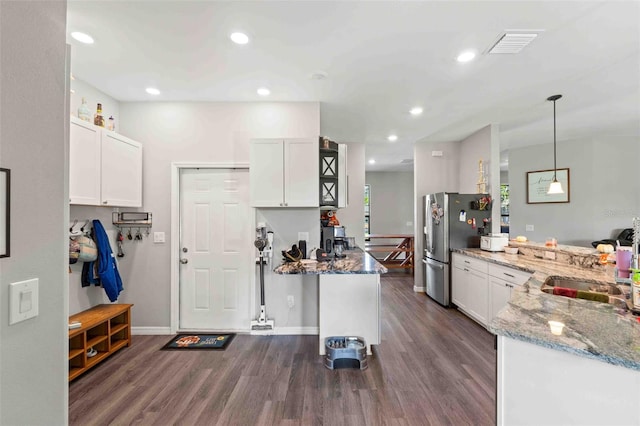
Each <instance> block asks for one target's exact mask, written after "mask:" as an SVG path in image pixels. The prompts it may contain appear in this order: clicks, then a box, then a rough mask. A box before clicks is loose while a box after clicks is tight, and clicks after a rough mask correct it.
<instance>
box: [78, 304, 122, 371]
mask: <svg viewBox="0 0 640 426" xmlns="http://www.w3.org/2000/svg"><path fill="white" fill-rule="evenodd" d="M132 306H133V305H130V304H126V303H118V304H111V305H108V304H105V305H98V306H94V307H93V308H91V309H87V310H86V311H82V312H79V313H77V314H75V315H71V316H70V317H69V324H71V323H72V322H80V323H81V324H82V325H81V326H80V327H79V328H75V329H70V330H69V381H71V380H73V379H75V378H76V377H78V376H79V375H81V374H82V373H84V372H85V371H87V370H88V369H90V368H91V367H93V366H94V365H96V364H98V363H100V362H101V361H103V360H104V359H105V358H107V357H108V356H109V355H111V354H113V353H115V352H116V351H117V350H119V349H122V348H123V347H125V346H130V345H131V307H132ZM91 348H94V349H95V350H96V351H98V353H97V354H96V355H95V356H93V357H88V356H87V351H88V350H90V349H91Z"/></svg>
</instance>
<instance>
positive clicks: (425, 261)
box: [422, 259, 444, 269]
mask: <svg viewBox="0 0 640 426" xmlns="http://www.w3.org/2000/svg"><path fill="white" fill-rule="evenodd" d="M422 263H424V264H425V265H429V266H432V267H434V268H438V269H444V265H439V264H437V263H431V262H429V261H427V259H422Z"/></svg>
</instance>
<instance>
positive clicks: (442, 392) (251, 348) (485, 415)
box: [69, 272, 496, 425]
mask: <svg viewBox="0 0 640 426" xmlns="http://www.w3.org/2000/svg"><path fill="white" fill-rule="evenodd" d="M382 302H383V311H382V343H381V344H380V345H378V346H374V354H373V356H370V357H368V363H369V368H368V369H367V370H365V371H360V370H356V369H338V370H329V369H327V368H325V367H324V365H323V361H322V357H320V356H319V355H318V339H317V336H251V335H237V336H236V337H235V339H234V340H233V341H232V342H231V344H230V346H229V347H228V348H227V349H226V350H225V351H191V352H188V351H184V352H182V351H160V350H159V349H160V347H162V345H164V344H165V343H166V342H167V340H168V339H169V337H168V336H133V344H132V346H131V347H130V348H125V349H123V350H121V351H120V352H119V353H117V354H115V355H114V356H113V357H112V358H111V359H108V360H106V361H105V362H104V363H102V365H99V366H97V367H96V368H95V369H93V370H91V371H89V372H88V373H86V374H85V375H83V376H81V377H79V378H78V379H76V380H75V381H74V382H71V383H70V385H69V423H70V424H71V425H94V424H95V425H107V424H114V425H128V424H141V425H142V424H144V425H173V424H180V425H254V424H257V425H271V424H276V425H281V424H285V425H288V424H291V425H298V424H303V425H342V424H345V425H387V424H388V425H429V424H431V425H446V424H450V425H491V424H495V386H496V383H495V380H496V379H495V360H496V352H495V351H494V347H493V336H492V335H491V334H490V333H489V332H487V331H486V330H485V329H483V328H482V327H480V326H479V325H477V324H476V323H474V322H473V321H471V320H470V319H468V318H466V317H465V316H464V315H462V314H460V313H459V312H457V311H456V310H453V309H445V308H442V307H441V306H439V305H438V304H437V303H435V302H433V301H432V300H431V299H429V298H427V296H426V295H424V294H422V293H414V292H413V277H412V276H411V275H410V274H404V273H402V272H400V273H391V274H387V275H386V276H385V275H383V278H382Z"/></svg>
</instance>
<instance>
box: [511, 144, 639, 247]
mask: <svg viewBox="0 0 640 426" xmlns="http://www.w3.org/2000/svg"><path fill="white" fill-rule="evenodd" d="M638 158H640V144H638V139H637V137H631V136H630V137H625V136H598V137H593V138H591V139H580V140H571V141H558V143H557V165H558V168H566V167H568V168H569V169H570V175H569V179H570V202H569V203H562V204H527V202H526V194H527V192H526V172H529V171H534V170H547V169H550V168H553V144H544V145H535V146H529V147H525V148H520V149H512V150H510V151H509V193H510V196H509V199H510V221H511V226H510V234H511V235H525V236H527V237H528V238H529V239H530V240H532V241H539V242H542V241H544V240H545V239H546V238H547V237H556V238H557V239H558V242H559V243H560V244H571V245H579V246H587V247H591V242H592V241H595V240H600V239H603V238H611V237H615V236H617V234H618V232H619V231H620V230H621V229H624V228H630V227H631V219H632V218H633V217H637V216H640V179H638V170H637V167H635V161H636V160H637V159H638ZM527 224H530V225H534V232H527V231H525V229H526V228H525V225H527Z"/></svg>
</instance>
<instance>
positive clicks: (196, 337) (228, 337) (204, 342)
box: [160, 333, 235, 350]
mask: <svg viewBox="0 0 640 426" xmlns="http://www.w3.org/2000/svg"><path fill="white" fill-rule="evenodd" d="M234 336H235V333H226V334H208V333H181V334H178V335H176V336H174V337H172V338H171V340H169V341H168V342H167V344H166V345H164V346H163V347H162V348H160V349H161V350H167V349H222V350H224V349H226V348H227V345H228V344H229V343H230V342H231V341H232V340H233V337H234Z"/></svg>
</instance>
